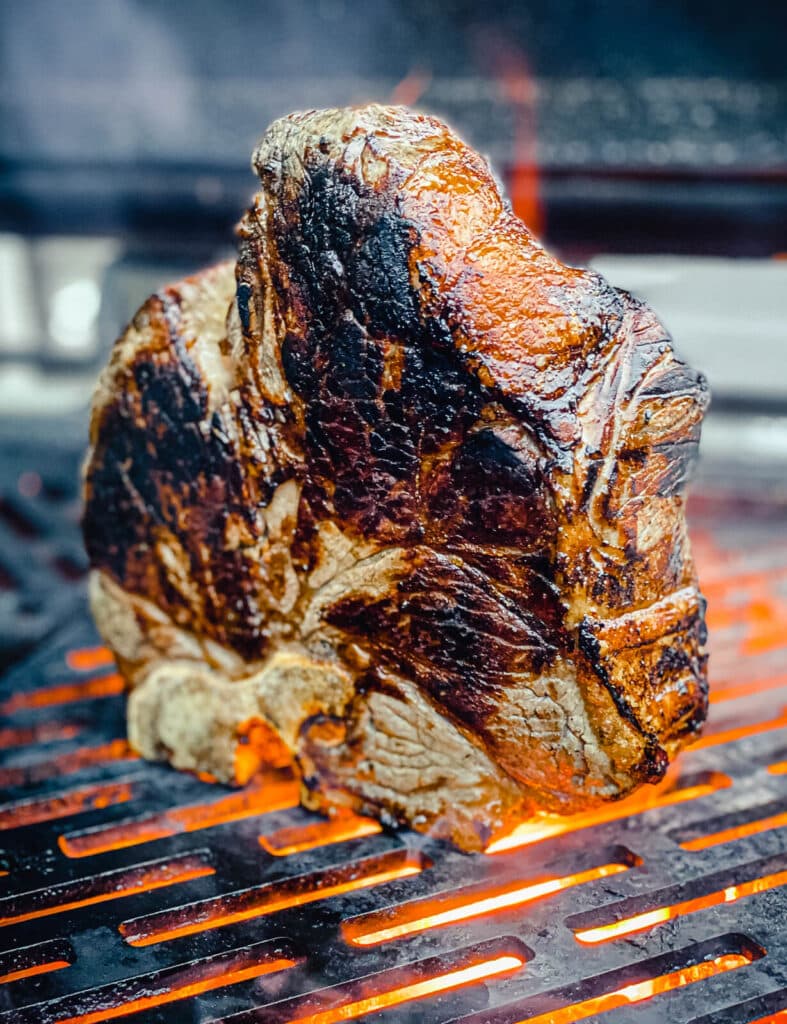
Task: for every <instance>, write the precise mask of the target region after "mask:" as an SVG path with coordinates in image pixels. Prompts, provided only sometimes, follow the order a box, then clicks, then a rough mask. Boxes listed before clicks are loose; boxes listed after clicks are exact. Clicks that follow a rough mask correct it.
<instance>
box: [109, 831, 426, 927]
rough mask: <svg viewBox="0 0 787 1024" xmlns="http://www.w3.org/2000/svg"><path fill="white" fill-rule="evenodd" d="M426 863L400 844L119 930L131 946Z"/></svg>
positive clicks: (417, 869) (349, 888)
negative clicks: (364, 856)
mask: <svg viewBox="0 0 787 1024" xmlns="http://www.w3.org/2000/svg"><path fill="white" fill-rule="evenodd" d="M428 866H429V862H428V861H426V860H425V859H424V857H423V856H421V855H420V854H412V853H411V852H410V851H408V850H402V849H400V850H391V851H390V852H388V853H385V854H382V855H380V856H377V857H368V858H366V859H364V860H357V861H354V862H351V863H349V864H342V865H341V866H339V867H338V868H331V869H329V870H327V871H320V872H315V873H313V874H310V875H297V876H295V877H294V878H286V879H284V880H282V881H280V882H272V883H270V884H268V885H262V886H257V887H255V888H253V889H245V890H243V891H241V892H234V893H228V894H227V895H226V896H220V897H216V898H214V899H208V900H202V901H200V902H199V903H192V904H189V905H188V906H184V907H177V908H175V909H174V910H166V911H162V912H161V913H159V914H151V915H149V916H147V917H140V918H136V919H135V920H132V921H124V922H123V924H121V925H120V929H119V930H120V933H121V935H122V936H123V937H124V939H125V940H126V942H127V943H128V944H129V945H130V946H150V945H154V944H156V943H161V942H168V941H170V940H171V939H177V938H181V937H182V936H184V935H194V934H195V933H197V932H204V931H210V930H212V929H214V928H223V927H225V926H226V925H230V924H238V923H239V922H241V921H248V920H251V919H252V918H257V917H263V916H265V915H268V914H275V913H276V912H277V911H279V910H287V909H289V908H291V907H301V906H304V905H305V904H307V903H315V902H317V901H318V900H327V899H330V898H332V897H334V896H340V895H342V894H344V893H350V892H356V891H357V890H359V889H368V888H371V887H373V886H378V885H383V884H384V883H385V882H391V881H394V880H395V879H399V878H407V877H409V876H410V875H417V874H420V873H421V871H423V870H424V869H425V868H426V867H428Z"/></svg>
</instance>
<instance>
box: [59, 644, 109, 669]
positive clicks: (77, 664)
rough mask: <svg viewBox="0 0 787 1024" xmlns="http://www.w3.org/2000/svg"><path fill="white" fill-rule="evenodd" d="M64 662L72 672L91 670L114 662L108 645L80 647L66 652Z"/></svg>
mask: <svg viewBox="0 0 787 1024" xmlns="http://www.w3.org/2000/svg"><path fill="white" fill-rule="evenodd" d="M66 664H67V665H68V667H69V668H70V669H73V670H74V672H91V671H92V670H93V669H95V668H104V667H105V666H107V665H114V664H115V656H114V655H113V654H112V651H110V649H109V648H108V647H80V648H79V649H77V650H75V651H69V652H68V653H67V654H66Z"/></svg>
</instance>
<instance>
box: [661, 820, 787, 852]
mask: <svg viewBox="0 0 787 1024" xmlns="http://www.w3.org/2000/svg"><path fill="white" fill-rule="evenodd" d="M785 825H787V811H785V812H784V813H783V814H774V815H771V817H769V818H760V819H758V820H757V821H749V822H746V824H744V825H735V826H733V827H732V828H725V829H722V831H720V832H711V833H710V834H709V835H706V836H697V838H696V839H687V840H686V842H684V843H681V844H680V845H681V846H682V847H683V849H684V850H692V851H696V850H707V849H709V848H710V847H711V846H721V845H722V843H731V842H733V841H734V840H735V839H745V838H746V836H756V835H758V834H759V833H760V832H770V831H771V830H772V829H775V828H783V827H784V826H785Z"/></svg>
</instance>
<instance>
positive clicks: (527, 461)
mask: <svg viewBox="0 0 787 1024" xmlns="http://www.w3.org/2000/svg"><path fill="white" fill-rule="evenodd" d="M441 468H442V472H440V471H439V470H438V472H437V473H436V474H435V477H434V479H433V481H431V486H430V487H429V496H430V511H431V514H432V516H433V517H434V519H436V520H437V521H438V522H439V523H440V524H444V525H443V530H445V527H446V526H448V527H449V529H451V536H452V538H461V539H462V540H465V541H468V542H470V543H472V544H479V545H501V546H502V545H504V546H509V547H512V548H517V549H519V550H520V551H531V552H532V551H540V552H541V553H542V554H546V553H547V550H548V549H549V548H550V546H551V544H552V543H553V539H554V537H555V533H556V529H557V523H556V520H555V514H554V509H553V507H552V505H551V503H550V502H549V500H548V493H549V490H548V484H547V481H546V480H545V479H544V476H543V472H542V467H541V463H540V460H539V458H538V457H537V455H536V453H535V452H533V451H530V450H528V449H526V448H515V447H513V446H512V445H511V444H509V443H508V441H507V440H506V439H505V438H504V437H501V436H500V435H499V434H498V432H497V431H495V430H494V429H492V428H487V429H483V430H479V431H476V432H475V433H472V434H470V435H469V436H467V437H466V438H465V440H464V441H463V442H462V444H461V445H460V446H459V448H458V449H457V450H456V452H455V454H454V457H453V459H452V460H451V462H450V463H449V464H448V465H447V466H445V467H441ZM451 527H453V528H451Z"/></svg>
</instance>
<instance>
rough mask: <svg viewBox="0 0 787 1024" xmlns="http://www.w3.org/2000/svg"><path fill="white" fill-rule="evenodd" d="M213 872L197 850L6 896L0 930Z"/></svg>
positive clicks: (0, 909) (0, 912)
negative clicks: (179, 855)
mask: <svg viewBox="0 0 787 1024" xmlns="http://www.w3.org/2000/svg"><path fill="white" fill-rule="evenodd" d="M214 870H215V869H214V868H213V866H212V864H211V861H210V854H209V853H208V851H207V850H198V851H197V852H196V853H192V854H184V855H183V856H181V857H169V858H167V859H166V860H158V861H150V862H148V863H147V864H140V865H138V866H136V867H133V868H120V869H119V870H117V871H107V872H105V873H104V874H101V875H94V876H92V877H90V878H80V879H77V880H75V881H73V882H62V883H61V884H60V885H51V886H46V887H45V888H43V889H35V890H33V891H32V892H25V893H20V894H19V895H16V896H6V897H5V898H4V899H0V928H4V927H6V926H7V925H12V924H20V923H21V922H22V921H32V920H35V919H36V918H40V917H48V916H50V915H51V914H63V913H65V912H66V911H69V910H77V909H79V908H81V907H88V906H91V905H92V904H94V903H105V902H107V901H108V900H118V899H122V898H123V897H125V896H135V895H136V894H137V893H140V892H149V891H150V890H152V889H163V888H164V887H166V886H168V885H178V884H180V883H181V882H190V881H191V880H192V879H194V878H204V877H205V876H206V875H212V874H213V873H214Z"/></svg>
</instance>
